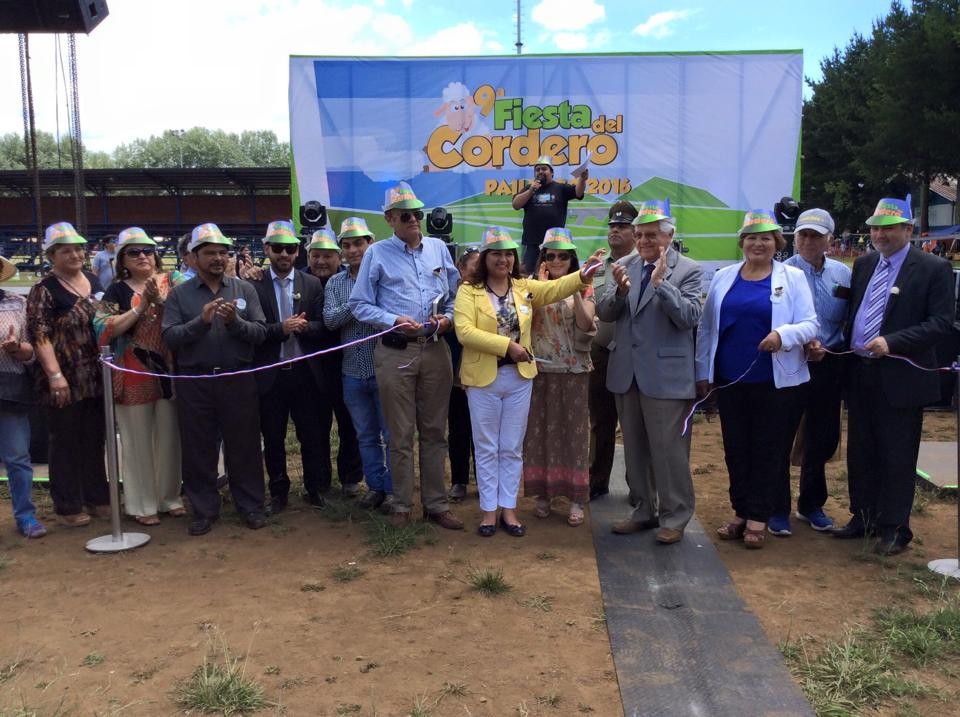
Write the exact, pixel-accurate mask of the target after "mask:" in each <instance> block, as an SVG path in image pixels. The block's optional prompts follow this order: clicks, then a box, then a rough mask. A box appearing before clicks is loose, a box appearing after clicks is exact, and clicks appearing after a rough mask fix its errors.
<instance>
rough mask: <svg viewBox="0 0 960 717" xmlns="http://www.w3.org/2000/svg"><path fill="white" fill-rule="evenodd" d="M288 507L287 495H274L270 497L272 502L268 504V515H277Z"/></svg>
mask: <svg viewBox="0 0 960 717" xmlns="http://www.w3.org/2000/svg"><path fill="white" fill-rule="evenodd" d="M286 507H287V496H285V495H275V496H273V498H271V499H270V503H269V504H268V505H267V508H266V513H267V515H276V514H277V513H279V512H281V511H282V510H283V509H284V508H286Z"/></svg>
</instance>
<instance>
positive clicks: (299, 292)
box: [250, 221, 330, 513]
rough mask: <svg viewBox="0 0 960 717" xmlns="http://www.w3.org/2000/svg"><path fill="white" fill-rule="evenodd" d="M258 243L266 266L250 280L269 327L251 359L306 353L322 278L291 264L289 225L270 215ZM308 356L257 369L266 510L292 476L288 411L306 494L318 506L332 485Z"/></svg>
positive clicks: (294, 246) (279, 500)
mask: <svg viewBox="0 0 960 717" xmlns="http://www.w3.org/2000/svg"><path fill="white" fill-rule="evenodd" d="M263 242H264V251H265V253H266V255H267V258H268V259H270V267H269V269H266V270H264V271H263V272H262V273H261V275H260V277H259V278H256V279H251V280H250V283H251V284H253V286H254V288H255V289H256V291H257V295H258V296H259V298H260V305H261V306H262V307H263V313H264V317H265V318H266V329H267V337H266V340H265V341H264V342H263V343H262V344H260V346H258V347H257V351H256V353H255V354H254V363H255V364H256V365H257V366H267V365H270V364H275V363H277V362H283V361H289V360H291V359H295V358H297V357H299V356H303V355H304V354H307V353H312V352H313V351H315V350H317V347H318V346H319V345H320V343H321V341H322V337H323V335H324V334H325V333H326V329H325V328H324V326H323V285H322V284H321V283H320V281H319V280H318V279H316V278H315V277H312V276H309V275H307V274H304V273H303V272H300V271H297V270H296V269H294V266H293V264H294V260H295V259H296V256H297V253H298V252H299V250H300V239H299V238H298V237H297V234H296V231H295V230H294V227H293V224H292V223H291V222H288V221H276V222H270V224H269V226H268V227H267V236H266V237H264V240H263ZM309 361H310V360H304V361H295V362H292V363H286V364H283V365H281V366H279V367H277V368H271V369H268V370H266V371H260V372H258V373H257V374H256V377H257V388H258V391H259V394H260V432H261V434H262V435H263V458H264V463H266V466H267V475H268V478H269V482H268V487H269V489H270V508H269V509H270V512H271V513H278V512H280V511H281V510H283V509H284V508H286V507H287V498H288V494H289V492H290V478H289V476H288V475H287V454H286V450H285V447H284V446H285V442H286V436H287V421H288V419H289V418H291V417H292V418H293V423H294V426H295V427H296V432H297V440H298V441H299V442H300V457H301V460H302V462H303V487H304V498H305V499H306V501H307V502H308V503H310V504H311V505H314V506H318V507H320V506H322V505H323V504H324V500H323V497H322V492H323V491H324V489H325V488H329V486H330V447H329V446H330V444H329V430H328V431H327V432H326V433H325V432H324V427H323V424H322V421H321V420H320V416H319V415H318V411H317V406H318V405H320V404H321V403H324V399H323V396H322V393H321V389H320V386H319V385H318V382H317V379H316V376H315V374H314V371H313V370H312V369H311V366H310V365H309ZM327 428H328V429H329V426H328V427H327ZM325 446H326V450H324V447H325Z"/></svg>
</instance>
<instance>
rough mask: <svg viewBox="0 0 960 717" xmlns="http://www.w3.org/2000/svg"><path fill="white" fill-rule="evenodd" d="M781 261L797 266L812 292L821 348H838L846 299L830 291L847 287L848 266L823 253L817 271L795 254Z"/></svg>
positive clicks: (846, 305) (840, 342) (847, 304)
mask: <svg viewBox="0 0 960 717" xmlns="http://www.w3.org/2000/svg"><path fill="white" fill-rule="evenodd" d="M783 263H784V264H786V265H787V266H795V267H796V268H798V269H800V271H802V272H803V275H804V276H805V277H806V278H807V284H808V285H809V286H810V293H811V294H812V295H813V306H814V308H815V309H816V311H817V319H818V320H819V322H820V330H819V331H818V332H817V338H818V339H819V340H820V343H821V344H823V346H824V347H825V348H829V349H838V348H840V347H841V345H842V344H843V323H844V321H845V320H846V318H847V308H848V306H849V303H850V302H849V301H848V300H847V299H841V298H838V297H837V296H835V295H834V293H835V291H836V289H837V287H840V286H842V287H846V288H850V276H851V272H850V267H848V266H847V265H846V264H844V263H842V262H839V261H837V260H836V259H830V258H829V257H826V256H825V257H824V258H823V268H822V269H820V270H819V271H817V269H816V267H814V266H813V265H812V264H810V263H809V262H807V261H806V260H805V259H804V258H803V257H801V256H800V255H799V254H794V255H793V256H791V257H790V258H789V259H787V260H786V261H785V262H783Z"/></svg>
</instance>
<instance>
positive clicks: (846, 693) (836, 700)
mask: <svg viewBox="0 0 960 717" xmlns="http://www.w3.org/2000/svg"><path fill="white" fill-rule="evenodd" d="M791 654H792V655H793V656H792V657H791V658H788V664H789V665H790V668H791V670H792V671H793V673H794V674H795V675H796V676H797V678H798V679H799V681H800V684H801V686H802V688H803V691H804V693H805V694H806V696H807V699H808V700H810V704H811V705H812V706H813V708H814V711H815V712H816V713H817V714H818V715H826V716H827V717H854V716H855V715H859V714H862V713H863V712H864V711H866V710H874V709H877V708H878V707H880V706H881V705H883V704H885V703H886V702H889V701H890V700H892V699H896V698H899V697H921V696H925V695H927V694H929V693H930V690H929V689H927V688H925V687H924V686H923V685H921V684H920V683H919V682H916V681H914V680H909V679H907V678H905V677H904V676H903V673H902V672H901V671H900V670H899V669H898V667H897V661H896V660H895V659H894V658H893V656H892V654H891V652H890V649H889V648H888V647H887V646H886V645H884V644H883V643H880V642H877V641H875V640H871V639H869V638H868V637H866V636H864V635H860V634H848V635H847V636H846V637H844V639H843V640H841V641H839V642H829V643H827V644H826V645H825V646H824V647H823V649H822V650H820V652H819V653H818V654H816V655H810V654H809V653H808V651H807V649H806V646H805V645H804V644H803V642H801V643H800V645H799V649H798V650H797V651H796V652H792V653H791Z"/></svg>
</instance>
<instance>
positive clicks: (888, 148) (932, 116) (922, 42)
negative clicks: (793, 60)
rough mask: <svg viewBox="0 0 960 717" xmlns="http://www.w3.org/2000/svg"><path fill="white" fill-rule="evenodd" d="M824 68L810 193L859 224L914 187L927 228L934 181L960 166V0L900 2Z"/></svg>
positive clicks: (811, 200)
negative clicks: (880, 203) (884, 199)
mask: <svg viewBox="0 0 960 717" xmlns="http://www.w3.org/2000/svg"><path fill="white" fill-rule="evenodd" d="M821 69H822V71H823V78H822V80H820V81H819V82H810V81H809V80H808V82H809V84H810V86H811V87H812V89H813V97H812V98H811V99H810V100H808V101H807V102H806V103H804V110H803V157H804V163H803V199H804V203H805V204H807V205H819V206H823V207H825V208H828V209H831V210H832V211H833V212H834V213H835V215H836V217H837V218H838V220H839V222H838V223H839V224H840V226H851V227H853V226H858V225H860V224H861V223H862V221H863V219H864V217H866V216H868V215H869V214H870V212H871V211H872V209H873V205H874V202H876V200H877V198H879V197H880V196H883V195H888V196H889V195H900V196H903V195H905V194H906V193H907V192H909V191H911V190H913V191H914V192H916V193H918V197H919V199H920V212H919V214H918V219H919V221H920V226H921V231H923V230H926V227H927V224H926V222H927V204H928V201H927V200H928V197H927V195H928V187H929V184H930V181H931V180H932V179H933V178H934V177H938V176H940V177H943V176H954V177H955V176H958V175H960V142H957V141H956V133H957V129H958V128H960V0H913V4H912V8H911V10H909V11H908V10H907V9H906V8H905V7H904V6H903V5H902V4H901V3H900V2H894V3H893V4H892V5H891V7H890V12H889V13H888V14H887V16H886V17H884V18H883V19H882V20H879V21H877V22H876V23H875V24H874V27H873V31H872V33H871V34H870V36H869V37H866V38H865V37H862V36H860V35H855V36H854V37H853V39H852V40H851V41H850V43H849V44H848V45H847V47H846V49H845V50H843V51H839V50H837V51H835V52H834V54H833V55H832V56H831V57H829V58H827V59H825V60H824V61H823V62H822V63H821Z"/></svg>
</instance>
